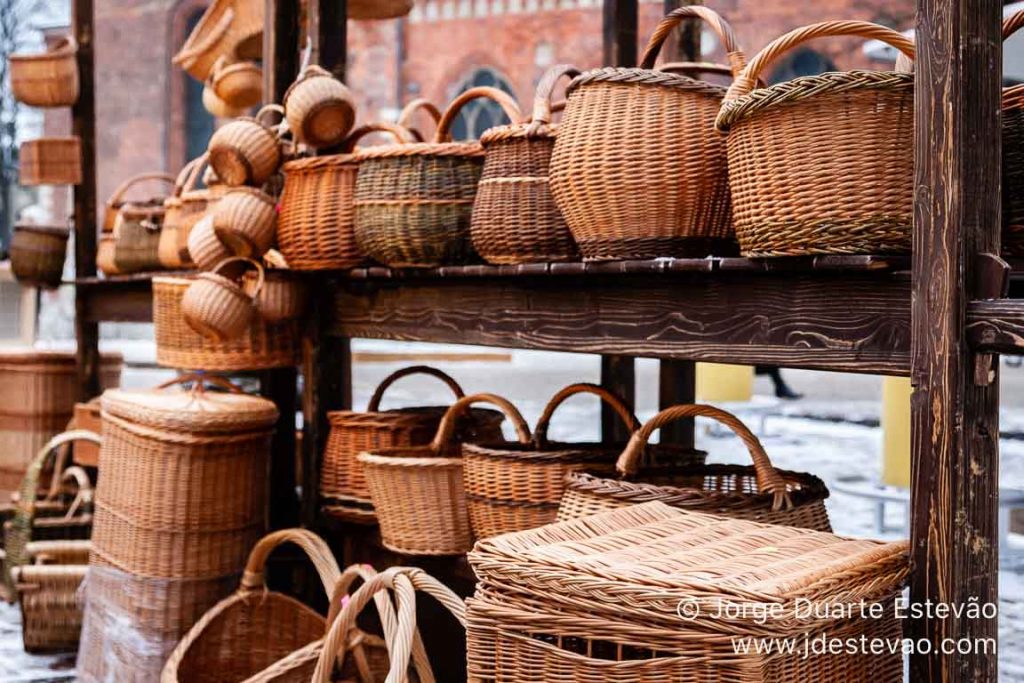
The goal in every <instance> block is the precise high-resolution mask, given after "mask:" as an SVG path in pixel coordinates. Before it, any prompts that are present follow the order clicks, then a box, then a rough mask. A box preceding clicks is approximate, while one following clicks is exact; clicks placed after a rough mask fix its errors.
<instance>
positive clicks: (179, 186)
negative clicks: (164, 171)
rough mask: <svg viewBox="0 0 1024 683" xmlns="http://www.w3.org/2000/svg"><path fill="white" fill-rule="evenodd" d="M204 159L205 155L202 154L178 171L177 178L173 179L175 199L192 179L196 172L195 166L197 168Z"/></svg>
mask: <svg viewBox="0 0 1024 683" xmlns="http://www.w3.org/2000/svg"><path fill="white" fill-rule="evenodd" d="M205 159H206V153H205V152H204V153H203V155H202V156H199V157H196V158H195V159H191V160H190V161H188V162H187V163H186V164H185V165H184V166H182V167H181V170H180V171H178V176H177V177H176V178H175V179H174V196H175V197H180V196H181V193H182V192H184V191H185V187H186V186H187V185H188V184H189V181H190V180H191V179H192V177H193V175H194V173H195V171H196V166H198V165H199V163H200V162H201V161H205Z"/></svg>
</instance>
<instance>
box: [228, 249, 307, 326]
mask: <svg viewBox="0 0 1024 683" xmlns="http://www.w3.org/2000/svg"><path fill="white" fill-rule="evenodd" d="M263 262H264V270H263V286H262V287H258V285H259V283H260V278H259V273H258V272H255V271H252V270H250V271H248V272H246V274H245V278H244V280H243V281H242V288H243V289H244V290H245V293H246V294H248V295H249V296H250V297H252V299H253V303H254V304H255V305H256V312H257V313H258V314H259V316H260V318H261V319H263V321H264V322H268V323H280V322H284V321H288V320H298V319H300V318H302V317H303V316H304V315H305V314H306V311H307V310H309V288H308V287H307V286H306V282H305V281H304V280H302V279H300V278H299V276H298V275H296V274H295V273H293V272H291V270H290V269H289V267H288V263H287V261H285V260H284V257H282V256H281V253H280V252H278V251H276V250H274V249H271V250H270V251H268V252H267V253H266V254H265V255H264V257H263Z"/></svg>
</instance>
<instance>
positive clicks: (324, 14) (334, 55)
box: [310, 0, 348, 81]
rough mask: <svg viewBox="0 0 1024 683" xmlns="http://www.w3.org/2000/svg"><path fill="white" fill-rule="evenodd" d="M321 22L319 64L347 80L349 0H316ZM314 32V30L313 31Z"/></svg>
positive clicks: (319, 27) (319, 30)
mask: <svg viewBox="0 0 1024 683" xmlns="http://www.w3.org/2000/svg"><path fill="white" fill-rule="evenodd" d="M315 4H318V5H319V6H320V8H319V9H320V11H319V15H320V23H319V26H318V29H317V34H318V36H317V39H316V42H317V43H319V45H320V54H319V60H320V61H319V62H318V63H319V64H320V66H322V67H324V68H325V69H327V70H328V71H330V72H331V73H332V74H334V75H335V77H336V78H338V79H339V80H342V81H344V80H345V69H346V67H347V61H348V0H316V2H314V3H310V5H311V6H312V5H315ZM311 33H312V31H311Z"/></svg>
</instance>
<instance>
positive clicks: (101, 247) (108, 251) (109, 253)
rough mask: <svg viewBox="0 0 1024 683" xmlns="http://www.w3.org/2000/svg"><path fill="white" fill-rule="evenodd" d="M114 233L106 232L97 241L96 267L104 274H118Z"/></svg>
mask: <svg viewBox="0 0 1024 683" xmlns="http://www.w3.org/2000/svg"><path fill="white" fill-rule="evenodd" d="M114 251H115V246H114V235H113V234H111V233H105V234H102V235H100V238H99V239H98V240H97V241H96V267H97V268H98V269H99V271H100V272H101V273H103V274H104V275H117V274H118V270H117V264H116V263H115V262H114Z"/></svg>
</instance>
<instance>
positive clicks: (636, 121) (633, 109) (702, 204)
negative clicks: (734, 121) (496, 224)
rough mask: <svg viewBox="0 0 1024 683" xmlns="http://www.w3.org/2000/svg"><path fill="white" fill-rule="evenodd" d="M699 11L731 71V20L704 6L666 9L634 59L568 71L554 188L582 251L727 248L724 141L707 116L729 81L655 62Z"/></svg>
mask: <svg viewBox="0 0 1024 683" xmlns="http://www.w3.org/2000/svg"><path fill="white" fill-rule="evenodd" d="M690 18H698V19H701V20H703V21H704V22H706V23H707V24H708V25H709V26H710V27H711V29H713V30H714V32H715V33H716V34H717V35H718V37H719V38H720V40H721V42H722V46H723V48H724V49H725V51H726V52H727V54H728V57H729V63H730V64H731V65H732V69H733V72H734V73H739V70H740V69H741V68H742V66H743V54H742V53H741V51H740V48H739V45H738V44H737V42H736V37H735V35H734V34H733V30H732V27H731V26H729V24H728V23H726V21H725V20H724V19H723V18H722V17H720V16H719V15H718V14H716V13H715V12H714V11H712V10H710V9H708V8H706V7H700V6H695V7H681V8H679V9H677V10H674V11H672V12H671V13H669V14H668V15H667V16H666V17H665V18H664V19H663V20H662V21H661V23H660V24H658V27H657V29H656V30H655V32H654V34H653V35H652V36H651V39H650V42H649V43H648V44H647V48H646V50H645V51H644V55H643V59H642V60H641V63H640V68H611V67H608V68H603V69H597V70H594V71H588V72H586V73H584V74H583V75H582V76H580V77H578V78H576V79H575V80H573V82H572V83H571V84H570V85H569V88H568V101H567V102H566V106H565V112H564V113H563V115H562V120H561V123H560V124H559V126H558V139H557V141H556V143H555V149H554V153H553V155H552V157H551V192H552V194H553V195H554V197H555V202H556V203H557V204H558V207H559V208H560V209H561V210H562V213H563V214H564V216H565V220H566V222H567V223H568V225H569V229H570V230H571V231H572V235H573V237H574V238H575V239H576V244H577V245H579V249H580V251H581V252H582V253H583V256H584V258H586V259H588V260H607V259H645V258H655V257H662V256H706V255H707V254H709V253H721V252H722V251H723V250H728V249H730V248H731V240H732V226H731V218H730V208H729V188H728V177H727V174H726V158H725V156H726V152H725V141H724V140H723V139H722V137H721V136H720V135H718V134H716V133H715V131H714V128H713V126H712V124H713V123H714V121H715V116H716V114H717V113H718V109H719V106H720V104H721V101H722V98H723V97H724V96H725V89H724V88H722V87H720V86H718V85H713V84H711V83H708V82H705V81H701V80H696V79H694V78H690V77H688V76H684V75H680V74H676V73H671V72H666V71H659V70H655V68H654V62H655V60H656V58H657V56H658V52H659V50H660V49H661V45H662V43H663V42H664V41H665V39H666V37H667V36H668V35H669V34H670V33H671V31H672V29H673V28H674V27H675V26H676V25H677V24H679V23H680V22H682V21H684V20H686V19H690Z"/></svg>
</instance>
